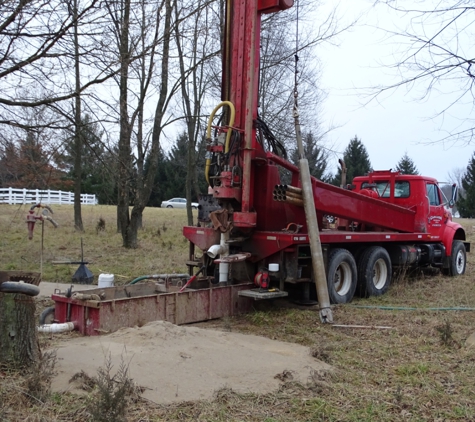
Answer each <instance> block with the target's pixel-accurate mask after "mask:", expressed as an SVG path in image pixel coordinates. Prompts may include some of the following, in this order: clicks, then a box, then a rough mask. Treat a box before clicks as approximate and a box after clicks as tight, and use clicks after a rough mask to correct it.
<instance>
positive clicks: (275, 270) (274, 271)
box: [269, 264, 279, 273]
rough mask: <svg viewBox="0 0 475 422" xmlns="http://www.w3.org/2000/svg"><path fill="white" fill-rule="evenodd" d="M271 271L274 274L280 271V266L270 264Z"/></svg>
mask: <svg viewBox="0 0 475 422" xmlns="http://www.w3.org/2000/svg"><path fill="white" fill-rule="evenodd" d="M269 271H270V272H272V273H276V272H277V271H279V264H269Z"/></svg>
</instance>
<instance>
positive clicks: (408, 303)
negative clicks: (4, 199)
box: [0, 205, 475, 422]
mask: <svg viewBox="0 0 475 422" xmlns="http://www.w3.org/2000/svg"><path fill="white" fill-rule="evenodd" d="M0 210H1V213H0V225H1V240H0V242H1V249H0V262H1V267H2V269H3V270H9V269H12V270H27V271H39V268H40V257H41V253H40V251H41V248H40V245H41V225H38V226H37V227H36V229H35V235H34V238H33V240H32V241H28V239H27V231H26V224H25V216H26V213H27V207H13V206H6V205H3V206H0ZM53 210H54V211H55V214H54V217H55V219H56V220H57V221H58V223H59V224H60V227H59V228H58V229H53V228H52V226H50V225H49V223H46V224H45V230H44V249H43V279H44V280H47V281H61V282H69V280H70V277H71V275H72V274H73V273H74V271H75V270H76V268H77V266H75V265H72V266H67V265H59V266H53V265H51V264H50V261H52V260H65V259H68V260H69V259H70V260H79V258H80V254H81V251H80V242H81V237H82V238H83V244H84V259H85V260H87V261H92V262H91V264H89V265H88V267H89V268H90V269H91V270H92V271H93V273H94V274H95V275H96V276H97V275H98V274H99V273H100V272H111V273H114V274H116V276H118V277H117V280H118V281H119V282H121V281H122V280H123V281H124V282H125V281H127V280H131V279H133V278H135V277H137V276H140V275H144V274H151V273H163V272H183V271H184V270H185V266H184V262H185V260H186V257H187V249H188V248H187V243H186V242H185V240H184V238H183V237H182V235H181V227H182V226H183V224H185V222H186V214H185V212H184V211H182V210H167V209H155V208H154V209H147V210H146V212H145V214H144V229H143V230H142V231H141V232H140V234H139V239H140V248H139V249H136V250H124V249H123V248H122V247H121V238H120V236H119V235H118V234H117V233H116V226H115V208H113V207H104V206H92V207H84V208H83V219H84V223H85V227H86V231H85V233H83V234H78V233H76V232H75V231H74V228H73V214H72V213H73V210H72V207H69V206H60V207H54V208H53ZM99 218H103V219H104V220H105V222H106V230H105V231H99V232H96V225H97V222H98V220H99ZM459 221H460V222H461V224H462V225H464V227H465V228H466V231H467V235H468V240H469V241H472V242H473V241H474V239H475V236H474V226H472V224H473V223H472V221H470V220H459ZM474 278H475V258H474V256H473V254H472V255H471V254H469V255H468V266H467V271H466V274H465V275H464V276H461V277H457V278H447V277H442V276H441V275H439V274H436V275H419V276H412V277H409V276H406V277H398V278H397V279H396V280H394V282H393V284H392V286H391V287H390V290H389V292H388V293H387V294H386V295H384V296H383V297H379V298H370V299H355V300H354V301H353V302H352V303H351V304H347V305H341V306H336V307H334V308H333V316H334V320H335V323H336V324H341V325H363V326H370V327H373V328H367V329H356V328H338V327H335V326H332V325H322V324H320V321H319V316H318V311H317V310H316V309H315V308H307V309H305V308H296V307H289V306H282V307H278V306H274V307H269V306H266V305H265V304H264V306H263V307H260V308H258V309H256V310H255V311H254V312H252V313H250V314H248V315H244V316H240V317H236V318H227V319H226V320H218V321H212V322H208V323H205V324H202V326H206V327H210V328H217V329H225V330H232V331H237V332H242V333H252V334H257V335H262V336H266V337H270V338H274V339H279V340H283V341H287V342H294V343H298V344H302V345H305V346H308V347H309V350H310V351H311V353H312V354H313V356H315V357H317V358H319V359H321V360H324V361H326V362H328V363H330V364H331V365H332V366H333V367H334V371H333V372H332V373H327V374H313V375H312V376H311V377H310V378H309V379H308V382H307V383H306V384H305V385H299V384H295V383H286V384H283V385H282V388H281V389H280V390H279V391H276V392H274V393H272V394H266V395H262V394H259V393H257V392H256V393H253V394H245V395H240V394H237V393H235V392H233V391H230V390H227V389H223V390H220V391H218V392H217V393H216V398H215V400H213V401H211V402H205V401H203V402H187V403H180V404H174V405H169V406H159V405H156V404H153V403H149V402H146V401H144V400H142V399H140V398H139V397H135V399H134V400H131V401H130V403H129V404H128V411H127V415H128V420H130V421H161V420H169V421H172V420H189V421H192V420H201V421H267V422H271V421H475V347H473V348H469V347H466V346H465V341H466V339H467V338H468V337H469V336H470V335H471V334H472V333H474V332H475V286H474ZM382 307H384V309H381V308H382ZM460 307H464V308H467V309H470V310H457V309H456V308H460ZM412 308H417V309H412ZM374 326H384V327H389V328H386V329H379V328H374ZM136 381H137V382H138V383H139V384H140V380H136ZM26 392H27V382H26V378H25V377H23V376H21V374H18V373H16V372H13V371H8V370H6V369H2V370H1V371H0V420H11V421H17V420H18V421H19V420H22V421H23V420H28V421H83V420H92V419H91V416H90V412H89V407H88V406H89V405H90V399H91V394H92V393H88V394H86V395H84V396H80V397H79V396H73V395H69V394H63V395H60V394H53V395H49V396H47V397H45V398H43V399H42V400H37V399H32V398H31V397H29V396H28V395H27V394H26ZM103 420H107V419H103Z"/></svg>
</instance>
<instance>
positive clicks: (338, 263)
mask: <svg viewBox="0 0 475 422" xmlns="http://www.w3.org/2000/svg"><path fill="white" fill-rule="evenodd" d="M356 281H357V271H356V262H355V259H354V258H353V255H351V253H350V252H349V251H348V250H346V249H334V250H333V251H331V252H330V254H329V256H328V270H327V284H328V295H329V296H330V302H331V303H348V302H351V299H353V296H354V294H355V290H356Z"/></svg>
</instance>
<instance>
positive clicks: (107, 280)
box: [97, 274, 114, 288]
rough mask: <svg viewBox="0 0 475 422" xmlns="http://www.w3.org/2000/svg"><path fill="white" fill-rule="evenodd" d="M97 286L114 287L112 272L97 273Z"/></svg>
mask: <svg viewBox="0 0 475 422" xmlns="http://www.w3.org/2000/svg"><path fill="white" fill-rule="evenodd" d="M97 285H98V286H99V287H101V288H102V287H114V274H99V280H98V282H97Z"/></svg>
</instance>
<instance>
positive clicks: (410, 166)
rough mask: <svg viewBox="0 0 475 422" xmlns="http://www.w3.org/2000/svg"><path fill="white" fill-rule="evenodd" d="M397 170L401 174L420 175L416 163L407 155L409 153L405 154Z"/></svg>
mask: <svg viewBox="0 0 475 422" xmlns="http://www.w3.org/2000/svg"><path fill="white" fill-rule="evenodd" d="M396 170H397V171H399V172H400V173H401V174H414V175H416V174H419V172H418V171H417V167H416V166H415V164H414V161H412V159H411V158H410V157H409V156H408V155H407V152H405V153H404V155H403V156H402V158H401V159H400V160H399V162H398V163H397V165H396Z"/></svg>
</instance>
